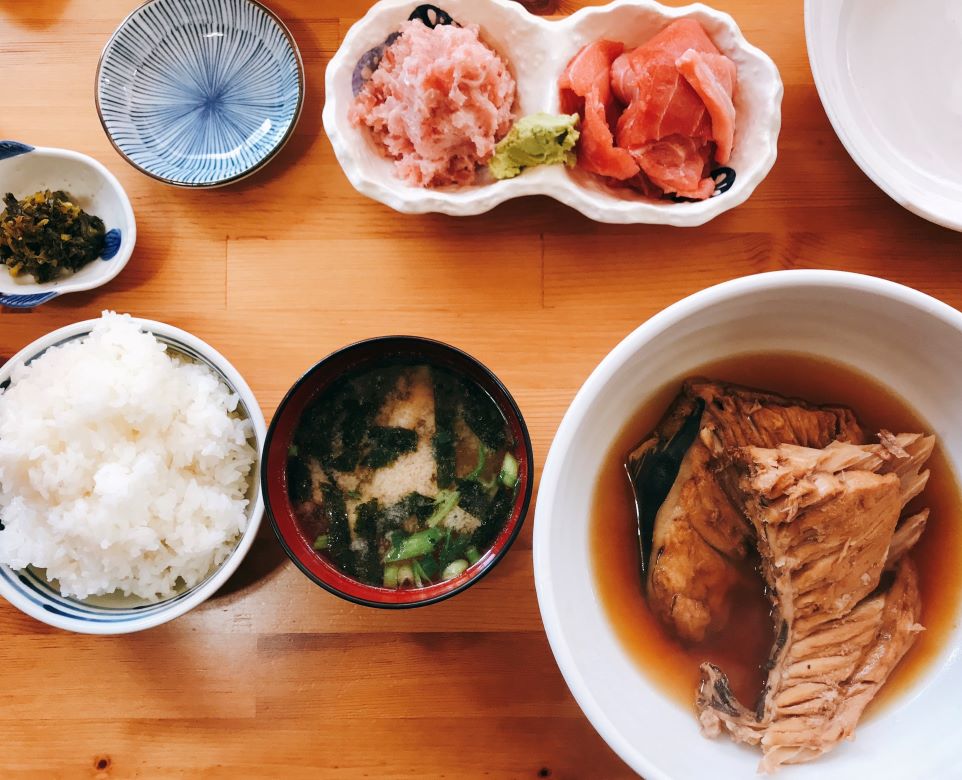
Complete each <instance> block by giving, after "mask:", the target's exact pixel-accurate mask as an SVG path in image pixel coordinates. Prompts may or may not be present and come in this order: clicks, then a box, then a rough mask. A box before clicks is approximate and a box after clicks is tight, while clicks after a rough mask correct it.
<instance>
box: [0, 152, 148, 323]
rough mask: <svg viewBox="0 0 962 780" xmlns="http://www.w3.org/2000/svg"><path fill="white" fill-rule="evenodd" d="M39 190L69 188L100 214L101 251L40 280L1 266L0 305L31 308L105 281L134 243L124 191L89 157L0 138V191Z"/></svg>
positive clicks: (17, 193) (21, 195) (124, 260)
mask: <svg viewBox="0 0 962 780" xmlns="http://www.w3.org/2000/svg"><path fill="white" fill-rule="evenodd" d="M41 190H64V191H66V192H69V193H70V194H71V195H72V196H73V197H75V198H76V199H77V204H78V205H79V206H80V207H81V208H82V209H83V210H84V211H86V212H87V213H88V214H93V215H95V216H98V217H100V218H101V219H102V220H103V221H104V225H105V227H106V229H107V238H106V243H105V246H104V252H103V254H101V256H100V257H99V258H97V259H96V260H94V261H93V262H91V263H88V264H87V265H85V266H84V267H83V268H81V269H80V270H79V271H77V272H76V273H73V274H68V275H67V276H63V277H61V278H59V279H54V280H53V281H50V282H44V283H43V284H38V283H37V282H36V281H34V280H33V277H30V276H24V277H18V278H14V277H12V276H11V275H10V272H9V271H8V270H7V268H6V267H5V266H3V265H0V306H10V307H15V308H32V307H34V306H39V305H40V304H42V303H47V302H48V301H52V300H53V299H54V298H56V297H57V296H59V295H64V294H66V293H72V292H80V291H82V290H92V289H93V288H95V287H100V286H101V285H104V284H107V282H109V281H110V280H111V279H113V278H114V277H115V276H116V275H117V274H119V273H120V272H121V271H122V270H123V268H124V266H125V265H127V261H128V260H130V255H131V254H132V253H133V251H134V245H135V244H136V243H137V223H136V221H135V220H134V211H133V209H132V208H131V206H130V199H129V198H128V197H127V193H126V192H124V188H123V187H121V186H120V182H119V181H117V179H116V177H115V176H114V175H113V174H112V173H111V172H110V171H108V170H107V169H106V168H105V167H104V166H103V165H101V164H100V163H99V162H97V161H96V160H95V159H93V157H88V156H87V155H85V154H80V153H79V152H72V151H70V150H68V149H51V148H45V147H40V146H30V145H28V144H24V143H20V142H19V141H0V194H6V193H8V192H12V193H13V194H14V195H15V196H16V197H17V198H24V197H26V196H27V195H32V194H33V193H35V192H38V191H41ZM2 210H3V206H2V204H0V211H2Z"/></svg>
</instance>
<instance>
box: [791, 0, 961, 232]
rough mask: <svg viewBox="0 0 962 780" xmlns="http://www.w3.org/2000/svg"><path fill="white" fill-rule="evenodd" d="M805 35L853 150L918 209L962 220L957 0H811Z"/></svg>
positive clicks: (820, 82) (826, 99)
mask: <svg viewBox="0 0 962 780" xmlns="http://www.w3.org/2000/svg"><path fill="white" fill-rule="evenodd" d="M805 38H806V40H807V43H808V58H809V62H810V63H811V67H812V74H813V76H814V77H815V85H816V87H817V88H818V94H819V96H820V97H821V99H822V105H823V106H824V107H825V113H827V114H828V118H829V119H830V120H831V122H832V126H833V127H834V128H835V132H836V133H837V134H838V137H839V139H840V140H841V142H842V144H843V145H844V146H845V148H846V150H848V153H849V154H850V155H851V157H852V159H853V160H855V162H856V163H857V164H858V166H859V167H860V168H861V169H862V170H863V171H864V172H865V174H866V175H867V176H868V177H869V178H870V179H871V180H872V181H874V182H875V184H877V185H878V186H879V187H880V188H881V189H882V190H883V191H884V192H885V193H886V194H887V195H888V196H889V197H891V198H892V199H893V200H895V201H896V202H897V203H899V204H900V205H902V206H904V207H905V208H907V209H908V210H909V211H911V212H913V213H915V214H917V215H919V216H920V217H923V218H924V219H927V220H929V221H931V222H934V223H936V224H938V225H943V226H944V227H947V228H951V229H952V230H962V76H960V74H962V5H960V4H959V2H958V0H885V1H884V2H881V3H880V2H879V0H838V2H825V1H824V0H805Z"/></svg>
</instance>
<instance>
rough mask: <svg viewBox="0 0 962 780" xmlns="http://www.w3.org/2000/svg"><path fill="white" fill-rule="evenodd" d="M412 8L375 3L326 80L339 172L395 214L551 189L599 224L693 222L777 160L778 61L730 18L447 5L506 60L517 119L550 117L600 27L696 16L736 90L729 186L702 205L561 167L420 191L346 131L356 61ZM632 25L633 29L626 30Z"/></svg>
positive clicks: (617, 8) (752, 184) (728, 202)
mask: <svg viewBox="0 0 962 780" xmlns="http://www.w3.org/2000/svg"><path fill="white" fill-rule="evenodd" d="M418 5H419V4H418V3H417V2H415V1H414V0H381V2H379V3H377V4H375V5H374V6H373V7H372V8H371V10H370V11H368V13H367V15H366V16H365V17H364V18H363V19H361V20H360V21H359V22H357V23H356V24H355V25H354V26H353V27H352V28H351V29H350V30H349V31H348V33H347V35H346V36H345V37H344V41H343V43H342V44H341V46H340V48H339V49H338V51H337V53H336V54H335V56H334V57H333V59H332V60H331V62H330V63H329V64H328V67H327V73H326V75H325V90H326V102H325V105H324V112H323V120H324V128H325V130H326V132H327V135H328V137H329V138H330V140H331V144H332V146H333V148H334V153H335V155H336V157H337V160H338V162H339V163H340V165H341V168H342V169H343V170H344V173H345V175H346V176H347V178H348V179H349V180H350V182H351V184H352V185H353V186H354V188H355V189H356V190H357V191H358V192H360V193H362V194H363V195H366V196H368V197H369V198H372V199H374V200H377V201H379V202H381V203H384V204H385V205H388V206H390V207H391V208H393V209H396V210H397V211H400V212H404V213H409V214H423V213H428V212H440V213H443V214H450V215H453V216H469V215H474V214H481V213H483V212H485V211H488V210H490V209H492V208H494V207H495V206H497V205H498V204H500V203H503V202H504V201H507V200H511V199H513V198H518V197H522V196H524V195H548V196H550V197H552V198H554V199H555V200H558V201H560V202H562V203H565V204H567V205H568V206H571V207H572V208H574V209H576V210H578V211H580V212H581V213H582V214H584V215H585V216H586V217H589V218H590V219H593V220H595V221H597V222H610V223H619V224H631V223H647V224H664V225H675V226H695V225H701V224H704V223H705V222H708V221H709V220H710V219H713V218H714V217H716V216H718V215H719V214H721V213H723V212H725V211H728V210H729V209H732V208H734V207H735V206H738V205H740V204H741V203H743V202H744V201H745V200H746V199H747V198H748V197H749V196H750V195H751V194H752V192H753V191H754V190H755V188H756V187H757V186H758V184H759V183H760V182H761V181H762V180H763V179H764V178H765V176H766V175H767V174H768V172H769V171H770V170H771V168H772V166H773V165H774V164H775V158H776V155H777V141H778V133H779V130H780V128H781V100H782V94H783V87H782V81H781V77H780V75H779V73H778V68H777V67H776V66H775V63H774V62H773V61H772V60H771V58H769V57H768V55H766V54H765V53H764V52H762V51H761V50H760V49H758V48H756V47H755V46H752V45H751V44H750V43H748V41H746V40H745V37H744V36H743V35H742V33H741V31H740V29H739V28H738V25H737V24H736V23H735V20H734V19H733V18H732V17H731V16H730V15H728V14H726V13H722V12H720V11H716V10H714V9H712V8H709V7H708V6H705V5H702V4H700V3H697V4H694V5H687V6H681V7H678V8H672V7H668V6H663V5H661V4H660V3H657V2H655V1H654V0H615V2H613V3H610V4H609V5H606V6H598V7H590V8H583V9H581V10H579V11H577V12H576V13H574V14H572V15H571V16H568V17H565V18H562V19H558V20H547V19H543V18H540V17H537V16H534V15H532V14H531V13H529V12H528V11H527V10H525V9H524V7H523V6H522V5H521V4H519V3H517V2H512V0H447V1H446V2H444V3H442V4H441V5H442V8H443V10H444V11H446V12H448V13H450V15H451V16H452V17H454V18H455V19H456V20H457V21H459V22H462V23H471V24H477V25H478V26H479V27H480V29H481V37H482V39H483V40H484V42H485V43H486V44H488V45H489V46H491V47H492V48H494V49H495V50H496V51H497V52H498V53H499V54H500V55H501V56H502V57H504V58H505V60H506V61H507V63H508V65H509V67H510V68H511V70H512V72H513V74H514V76H515V79H516V81H517V85H518V109H519V110H518V116H519V117H520V116H525V115H528V114H532V113H536V112H539V111H545V112H548V113H558V111H559V98H558V89H557V83H558V78H559V76H560V75H561V73H562V71H563V70H564V68H565V66H566V65H567V63H568V61H569V60H570V59H571V58H572V57H573V56H574V54H575V53H576V52H577V51H578V50H579V49H580V48H581V47H582V46H583V45H584V44H586V43H589V42H592V41H595V40H597V39H599V38H602V37H605V36H606V34H607V35H608V36H609V37H611V38H613V39H615V40H619V41H623V42H625V44H626V45H627V46H637V45H640V44H642V43H644V42H645V41H646V40H648V39H649V38H650V37H651V36H652V35H654V34H655V33H656V32H658V31H659V30H660V29H662V28H663V27H664V26H665V25H666V24H668V23H669V22H671V21H673V20H675V19H679V18H682V17H692V18H694V19H696V20H697V21H699V22H700V23H701V24H702V25H703V26H704V27H705V30H706V31H707V32H708V34H709V35H710V36H711V38H712V39H713V41H714V43H715V44H716V46H718V48H719V49H720V50H721V51H722V53H723V54H725V55H727V56H728V57H730V58H731V59H732V60H733V61H734V62H735V64H736V65H737V67H738V79H739V89H738V90H737V91H736V95H735V106H736V110H737V118H736V144H735V150H734V153H733V156H732V160H731V162H730V163H729V165H730V166H731V167H732V168H734V169H735V170H736V171H737V177H736V179H735V181H734V183H733V184H731V187H730V188H728V189H726V190H725V191H724V192H723V191H722V188H719V189H718V190H716V192H715V195H714V196H713V197H711V198H709V199H707V200H704V201H699V202H682V203H674V202H670V201H654V200H650V199H644V198H642V197H641V196H640V195H639V196H636V195H626V194H624V193H623V192H621V191H618V190H615V189H613V188H611V187H609V186H608V185H607V184H605V182H604V181H603V180H602V179H600V178H599V177H595V176H593V175H591V174H587V173H585V172H583V171H580V170H578V169H573V170H568V169H566V168H564V166H559V165H554V166H541V167H537V168H530V169H528V170H526V171H525V172H524V173H522V174H521V175H520V176H518V177H516V178H514V179H508V180H504V181H495V182H493V183H482V184H476V185H471V186H467V187H462V188H438V189H424V188H420V187H414V186H411V185H408V184H406V183H404V182H403V181H401V180H400V179H399V178H398V177H397V176H396V175H395V173H394V168H393V164H392V163H391V161H389V160H387V159H384V158H383V157H382V156H381V155H380V154H379V153H378V151H377V149H376V148H375V146H374V142H373V140H372V139H371V138H370V137H369V136H368V134H367V133H366V132H363V131H362V130H359V129H357V128H355V127H354V126H352V124H351V122H350V120H349V118H348V110H349V107H350V103H351V101H352V100H353V93H352V89H351V77H352V74H353V72H354V68H355V66H356V64H357V63H358V61H359V60H360V59H361V57H362V56H363V55H364V54H365V53H366V52H368V51H369V50H370V49H371V48H372V47H374V46H377V45H378V44H380V43H381V42H383V41H384V40H385V39H386V38H387V37H388V36H389V35H390V34H391V33H393V32H395V31H396V30H397V28H398V26H399V25H400V24H401V23H402V22H403V21H404V20H406V19H407V18H408V16H409V14H410V13H411V11H412V10H414V9H415V8H416V7H417V6H418ZM624 30H630V31H631V32H630V34H624V32H622V31H624Z"/></svg>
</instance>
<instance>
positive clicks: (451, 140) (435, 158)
mask: <svg viewBox="0 0 962 780" xmlns="http://www.w3.org/2000/svg"><path fill="white" fill-rule="evenodd" d="M515 92H516V86H515V81H514V77H513V76H512V75H511V72H510V71H509V69H508V66H507V64H506V63H505V62H504V60H503V59H501V57H500V56H498V54H497V53H496V52H494V51H493V50H492V49H490V48H488V47H487V46H486V45H485V44H483V43H482V42H481V40H480V39H479V38H478V28H477V26H474V25H468V26H466V27H458V26H456V25H438V26H437V27H434V28H430V27H428V26H426V25H425V24H423V23H422V22H420V21H417V20H415V21H410V22H405V23H404V24H403V25H402V26H401V29H400V35H399V36H398V38H397V39H396V40H395V41H394V43H392V44H391V45H390V46H389V47H388V48H387V49H386V50H385V52H384V56H383V58H382V59H381V63H380V65H379V66H378V68H377V70H375V71H374V73H373V75H372V76H371V78H370V79H369V80H368V82H367V83H366V84H365V85H364V87H363V89H362V90H361V92H360V93H359V94H358V95H357V97H356V98H355V100H354V103H353V105H352V106H351V110H350V119H351V121H352V122H353V123H354V125H355V126H357V127H367V128H369V129H370V131H371V133H372V134H373V136H374V140H375V142H376V143H377V145H378V147H379V148H380V149H381V151H382V153H383V154H384V155H385V156H386V157H388V158H390V159H392V160H394V162H395V165H396V167H397V172H398V175H399V176H400V177H401V178H402V179H404V180H405V181H407V182H408V183H410V184H413V185H415V186H419V187H442V186H445V185H451V184H460V185H464V184H472V183H474V181H475V177H476V175H477V171H478V168H479V167H481V166H483V165H486V164H487V162H488V160H490V159H491V156H492V155H493V154H494V147H495V145H496V144H497V142H498V141H499V140H501V139H502V138H503V137H504V136H505V135H506V134H507V133H508V131H509V130H510V129H511V125H512V122H513V120H514V104H515Z"/></svg>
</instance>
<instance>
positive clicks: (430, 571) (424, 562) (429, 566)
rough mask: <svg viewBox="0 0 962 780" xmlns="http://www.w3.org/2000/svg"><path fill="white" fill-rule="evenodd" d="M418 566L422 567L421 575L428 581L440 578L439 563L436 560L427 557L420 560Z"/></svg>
mask: <svg viewBox="0 0 962 780" xmlns="http://www.w3.org/2000/svg"><path fill="white" fill-rule="evenodd" d="M418 566H420V567H421V573H422V574H423V575H424V576H425V578H426V579H429V580H430V579H434V578H435V577H437V576H438V568H439V567H438V562H437V561H436V560H434V558H432V557H431V556H430V555H426V556H424V557H423V558H420V559H419V560H418Z"/></svg>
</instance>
